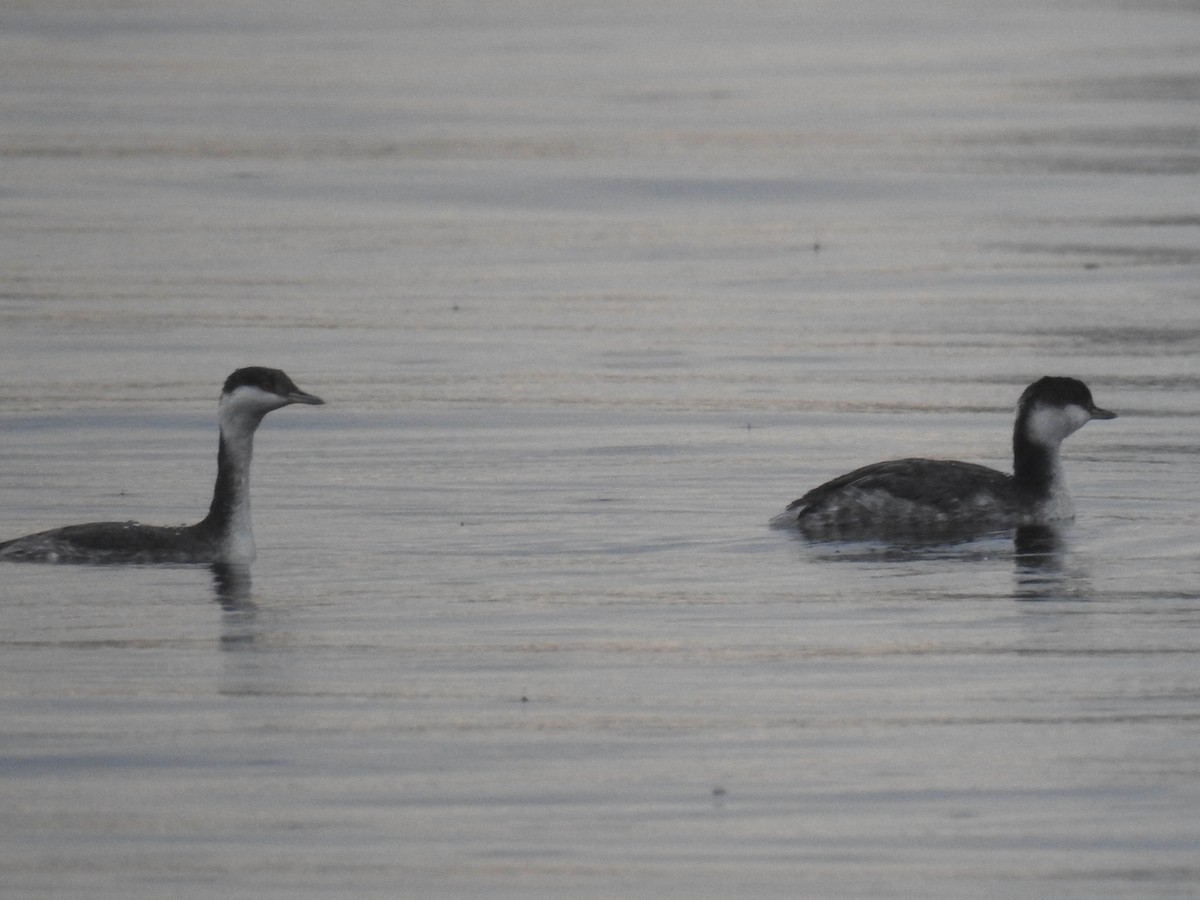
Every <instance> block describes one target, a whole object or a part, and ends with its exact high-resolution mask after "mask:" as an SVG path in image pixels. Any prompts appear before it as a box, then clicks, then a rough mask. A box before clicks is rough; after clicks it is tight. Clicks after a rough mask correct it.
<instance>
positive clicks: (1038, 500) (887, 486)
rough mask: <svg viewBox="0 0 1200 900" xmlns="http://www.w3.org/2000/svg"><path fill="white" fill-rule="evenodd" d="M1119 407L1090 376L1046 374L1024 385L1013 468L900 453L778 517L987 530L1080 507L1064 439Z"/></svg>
mask: <svg viewBox="0 0 1200 900" xmlns="http://www.w3.org/2000/svg"><path fill="white" fill-rule="evenodd" d="M1116 417H1117V414H1116V413H1113V412H1109V411H1108V410H1106V409H1100V408H1099V407H1097V406H1096V404H1095V403H1093V402H1092V393H1091V391H1089V390H1088V388H1087V385H1085V384H1084V383H1083V382H1082V381H1078V380H1077V379H1074V378H1057V377H1051V376H1047V377H1045V378H1041V379H1039V380H1038V381H1035V382H1034V383H1033V384H1031V385H1030V386H1029V387H1027V388H1026V389H1025V392H1024V393H1022V394H1021V399H1020V401H1019V402H1018V403H1017V420H1016V424H1015V425H1014V426H1013V474H1012V475H1006V474H1005V473H1003V472H998V471H996V470H995V469H989V468H987V467H986V466H980V465H976V464H974V463H966V462H955V461H948V460H935V459H897V460H891V461H888V462H881V463H875V464H874V465H869V466H864V467H863V468H861V469H856V470H854V471H853V472H850V473H848V474H846V475H842V476H841V477H840V478H835V479H833V480H832V481H828V482H826V483H825V484H823V485H821V486H820V487H817V488H814V489H813V490H811V491H809V492H808V493H807V494H805V495H804V496H803V497H801V498H800V499H799V500H796V501H795V502H794V503H792V504H791V505H790V506H788V508H787V509H786V510H784V511H783V512H782V513H780V514H779V515H777V516H775V517H774V518H773V519H771V525H772V526H774V527H776V528H787V527H798V528H799V529H800V531H801V532H803V533H804V534H805V535H806V536H809V537H815V538H822V537H823V538H838V537H859V536H862V537H866V536H881V537H892V536H904V535H913V536H919V535H921V534H931V533H947V532H954V531H957V530H962V531H969V532H973V533H979V532H982V531H986V530H992V529H995V530H998V529H1003V528H1011V527H1014V526H1018V525H1044V524H1048V523H1051V522H1057V521H1061V520H1063V519H1070V518H1072V517H1074V515H1075V511H1074V508H1073V506H1072V504H1071V498H1070V495H1069V494H1068V493H1067V488H1066V484H1065V483H1064V481H1063V475H1062V466H1061V464H1060V462H1059V447H1060V445H1061V444H1062V442H1063V440H1064V439H1065V438H1066V437H1067V436H1068V435H1070V434H1072V433H1074V432H1075V431H1077V430H1078V429H1079V428H1081V427H1083V425H1084V424H1085V423H1087V422H1089V421H1091V420H1092V419H1115V418H1116Z"/></svg>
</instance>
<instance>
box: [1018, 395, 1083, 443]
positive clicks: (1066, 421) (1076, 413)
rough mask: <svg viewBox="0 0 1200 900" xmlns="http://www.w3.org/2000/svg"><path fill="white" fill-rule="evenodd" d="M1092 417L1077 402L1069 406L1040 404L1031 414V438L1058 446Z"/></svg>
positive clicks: (1029, 431) (1034, 440) (1036, 441)
mask: <svg viewBox="0 0 1200 900" xmlns="http://www.w3.org/2000/svg"><path fill="white" fill-rule="evenodd" d="M1091 419H1092V414H1091V413H1090V412H1088V411H1087V410H1086V409H1084V408H1083V407H1082V406H1079V405H1078V404H1075V403H1072V404H1069V405H1068V406H1038V407H1037V408H1036V409H1034V411H1033V412H1032V413H1031V414H1030V416H1029V421H1028V434H1029V439H1030V440H1032V441H1033V442H1034V443H1036V444H1041V445H1042V446H1044V447H1052V446H1056V445H1058V444H1061V443H1062V442H1063V440H1064V439H1065V438H1066V437H1067V436H1068V435H1071V434H1074V433H1075V432H1076V431H1078V430H1079V429H1080V428H1082V427H1083V426H1084V425H1085V424H1087V423H1088V422H1090V421H1091Z"/></svg>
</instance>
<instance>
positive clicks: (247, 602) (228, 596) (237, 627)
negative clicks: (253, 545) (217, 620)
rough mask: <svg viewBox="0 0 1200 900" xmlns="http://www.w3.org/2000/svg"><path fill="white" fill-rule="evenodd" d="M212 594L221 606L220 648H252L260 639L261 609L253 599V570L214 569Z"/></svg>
mask: <svg viewBox="0 0 1200 900" xmlns="http://www.w3.org/2000/svg"><path fill="white" fill-rule="evenodd" d="M212 576H213V594H214V598H215V599H216V601H217V603H219V604H220V605H221V611H222V615H221V649H222V650H246V649H252V648H253V646H254V642H255V639H256V638H257V636H258V631H259V629H258V624H257V622H258V609H257V608H256V607H255V605H254V601H253V600H252V599H251V596H250V567H249V566H245V565H233V564H228V563H216V564H214V565H213V566H212Z"/></svg>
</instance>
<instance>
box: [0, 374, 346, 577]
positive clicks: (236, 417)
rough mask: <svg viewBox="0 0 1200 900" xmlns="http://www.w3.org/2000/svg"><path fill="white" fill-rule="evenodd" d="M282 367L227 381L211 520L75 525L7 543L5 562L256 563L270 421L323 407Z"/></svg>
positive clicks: (2, 548)
mask: <svg viewBox="0 0 1200 900" xmlns="http://www.w3.org/2000/svg"><path fill="white" fill-rule="evenodd" d="M324 402H325V401H324V400H322V399H321V398H320V397H316V396H314V395H312V394H308V393H305V392H304V391H302V390H300V388H298V387H296V384H295V382H293V381H292V379H290V378H288V376H287V375H285V374H284V373H283V372H281V371H279V370H278V369H266V368H263V367H262V366H251V367H249V368H245V369H238V370H237V371H236V372H234V373H233V374H232V375H230V376H229V377H228V378H227V379H226V380H225V387H224V388H223V389H222V391H221V400H220V402H219V404H218V406H217V420H218V423H219V426H220V442H219V443H218V445H217V483H216V487H215V488H214V490H213V498H212V505H211V506H210V507H209V510H208V515H207V516H205V517H204V519H203V520H202V521H200V522H197V523H196V524H195V525H180V526H178V527H169V526H166V527H165V526H160V525H142V524H140V523H138V522H92V523H89V524H87V525H68V526H66V527H65V528H55V529H53V530H51V531H42V532H39V533H37V534H30V535H26V536H25V537H20V538H15V539H13V540H10V541H5V542H3V543H0V559H8V560H15V561H31V562H75V563H232V564H241V563H248V562H250V561H251V560H253V559H254V535H253V533H252V532H251V530H250V456H251V453H252V450H253V446H254V430H255V429H256V428H258V425H259V423H260V422H261V421H262V420H263V416H265V415H266V414H267V413H269V412H270V411H271V410H273V409H279V408H281V407H284V406H288V405H290V404H292V403H307V404H313V405H319V404H322V403H324Z"/></svg>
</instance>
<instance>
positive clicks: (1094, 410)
mask: <svg viewBox="0 0 1200 900" xmlns="http://www.w3.org/2000/svg"><path fill="white" fill-rule="evenodd" d="M1034 403H1045V404H1047V405H1049V406H1063V407H1065V406H1071V405H1075V406H1080V407H1082V408H1083V409H1086V410H1087V411H1088V412H1090V413H1091V414H1092V418H1093V419H1115V418H1116V417H1117V414H1116V413H1115V412H1109V411H1108V410H1107V409H1101V408H1100V407H1098V406H1096V404H1095V402H1094V401H1093V400H1092V392H1091V391H1090V390H1088V386H1087V385H1086V384H1084V383H1083V382H1082V381H1080V380H1079V379H1078V378H1068V377H1064V376H1059V375H1046V376H1044V377H1042V378H1039V379H1038V380H1037V381H1035V382H1034V383H1033V384H1031V385H1030V386H1029V387H1027V388H1025V391H1024V393H1022V394H1021V401H1020V406H1021V407H1022V408H1024V407H1026V406H1029V405H1030V404H1034Z"/></svg>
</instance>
